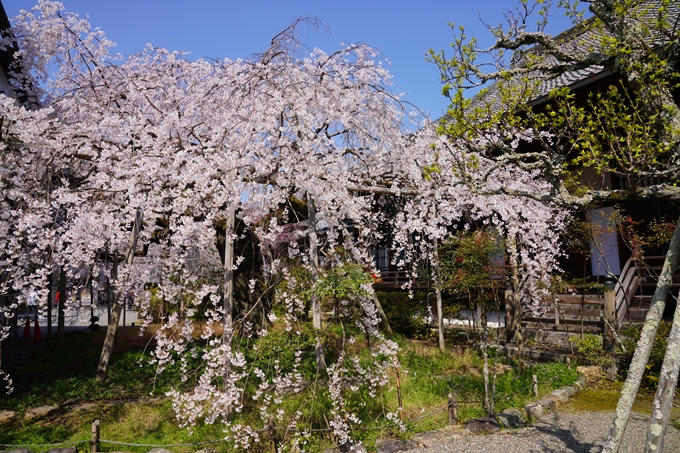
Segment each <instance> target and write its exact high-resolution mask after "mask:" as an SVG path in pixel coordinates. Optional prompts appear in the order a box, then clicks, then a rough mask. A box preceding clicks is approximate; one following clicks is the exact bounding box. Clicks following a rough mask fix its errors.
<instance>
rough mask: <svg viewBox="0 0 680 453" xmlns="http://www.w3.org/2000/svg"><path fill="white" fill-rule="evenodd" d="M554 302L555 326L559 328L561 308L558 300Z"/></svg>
mask: <svg viewBox="0 0 680 453" xmlns="http://www.w3.org/2000/svg"><path fill="white" fill-rule="evenodd" d="M554 301H555V325H556V326H559V325H560V307H558V306H557V298H555V299H554Z"/></svg>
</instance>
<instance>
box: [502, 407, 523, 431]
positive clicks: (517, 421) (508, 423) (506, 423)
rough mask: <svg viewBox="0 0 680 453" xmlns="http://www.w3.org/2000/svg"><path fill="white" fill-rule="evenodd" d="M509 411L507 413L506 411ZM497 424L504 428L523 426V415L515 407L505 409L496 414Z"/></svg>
mask: <svg viewBox="0 0 680 453" xmlns="http://www.w3.org/2000/svg"><path fill="white" fill-rule="evenodd" d="M506 411H507V412H509V413H506ZM496 420H498V424H499V425H500V426H501V427H502V428H505V429H517V428H521V427H522V426H524V417H522V413H521V412H520V411H518V410H517V409H506V410H504V411H503V412H502V413H500V414H496Z"/></svg>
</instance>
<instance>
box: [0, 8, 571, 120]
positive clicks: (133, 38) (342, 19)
mask: <svg viewBox="0 0 680 453" xmlns="http://www.w3.org/2000/svg"><path fill="white" fill-rule="evenodd" d="M2 3H3V5H4V7H5V10H6V12H7V15H8V17H9V18H10V19H11V18H12V17H14V16H16V15H17V13H18V12H19V11H20V10H21V9H30V8H31V7H33V5H35V4H36V3H37V0H3V1H2ZM62 3H64V6H65V7H66V10H68V11H72V12H75V13H78V14H79V15H81V16H83V15H84V14H86V13H88V14H89V21H90V23H91V25H92V26H93V27H99V28H101V29H102V30H104V32H105V33H106V35H107V36H108V37H109V39H111V40H112V41H114V42H116V43H117V44H118V46H117V48H116V49H115V50H116V51H118V52H120V53H123V54H130V53H135V52H139V51H141V50H142V49H143V48H144V46H145V45H146V44H147V43H151V44H153V45H155V46H159V47H164V48H166V49H169V50H181V51H190V52H191V55H190V58H199V57H212V58H223V57H227V58H231V59H235V58H245V57H247V56H249V55H250V54H252V53H256V52H261V51H263V50H265V49H266V48H267V45H268V44H269V42H270V40H271V38H272V37H273V36H274V35H275V34H276V33H277V32H279V31H281V30H282V29H284V28H285V27H287V26H288V25H290V24H291V23H292V22H293V21H294V20H295V19H296V18H298V17H304V16H314V17H317V18H319V19H320V20H321V21H322V22H323V23H324V24H325V25H326V26H327V27H328V28H329V33H326V32H322V33H321V34H316V33H315V32H312V33H310V34H309V35H308V36H307V38H306V44H307V45H308V46H309V47H310V48H314V47H319V48H321V49H323V50H324V51H326V52H329V53H330V52H333V51H334V50H337V49H338V47H339V45H340V43H343V42H344V43H355V42H364V43H367V44H370V45H371V46H373V47H375V48H378V49H379V50H380V51H381V52H382V53H383V54H384V55H385V56H386V57H387V58H388V59H389V60H390V61H391V62H392V64H391V66H389V70H390V72H391V73H392V75H393V77H394V78H393V81H394V83H395V85H396V87H395V90H396V91H398V92H404V93H405V99H406V100H408V101H410V102H412V103H414V104H416V105H417V106H418V107H420V108H421V109H422V110H424V111H427V112H430V115H431V116H432V117H433V118H436V117H438V116H440V115H441V113H442V112H443V111H444V110H445V109H446V106H447V102H446V99H445V98H444V97H443V96H442V95H441V85H440V82H439V74H438V71H437V68H436V67H435V66H434V65H433V64H431V63H427V62H426V61H425V53H426V52H427V51H428V49H435V50H441V49H446V48H448V46H449V44H450V42H451V37H452V33H451V29H450V27H449V26H448V25H447V23H448V22H454V23H455V24H456V25H464V26H465V27H466V29H467V34H468V36H476V37H478V38H480V41H481V43H482V44H489V43H490V42H491V41H490V39H489V32H488V30H487V29H486V28H485V27H484V25H483V24H482V23H481V22H480V17H481V18H482V19H484V20H485V21H486V22H487V23H489V24H492V25H498V24H500V23H501V22H503V13H505V12H507V11H508V10H509V9H513V8H514V7H515V5H516V2H515V1H514V0H477V1H470V0H468V1H461V0H448V1H446V0H408V1H406V0H392V1H389V2H388V1H382V0H380V1H375V0H363V1H361V0H343V1H334V2H330V1H326V0H288V1H283V0H277V1H271V0H192V1H187V0H183V1H178V0H134V1H133V0H63V2H62ZM569 25H570V24H569V22H568V20H567V19H566V18H564V17H562V16H557V15H556V16H554V17H553V18H552V25H551V27H550V31H551V32H553V33H556V32H559V31H562V30H564V29H565V28H568V27H569Z"/></svg>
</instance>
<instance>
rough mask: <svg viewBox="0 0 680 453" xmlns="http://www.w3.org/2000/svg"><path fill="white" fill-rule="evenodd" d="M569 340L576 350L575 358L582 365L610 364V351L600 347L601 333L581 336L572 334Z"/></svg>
mask: <svg viewBox="0 0 680 453" xmlns="http://www.w3.org/2000/svg"><path fill="white" fill-rule="evenodd" d="M569 341H570V342H572V343H574V347H575V348H576V350H577V351H578V356H577V359H578V361H579V363H581V364H582V365H595V366H599V367H602V368H603V369H604V368H607V367H608V366H609V365H611V364H612V362H613V360H614V359H613V358H612V355H611V353H608V352H607V351H605V350H604V349H603V348H602V336H601V335H591V334H587V335H584V336H583V338H581V337H579V336H573V337H571V338H569Z"/></svg>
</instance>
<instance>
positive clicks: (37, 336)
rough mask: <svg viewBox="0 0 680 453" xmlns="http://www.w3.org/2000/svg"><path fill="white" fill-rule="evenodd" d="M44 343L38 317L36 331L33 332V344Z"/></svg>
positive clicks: (36, 318)
mask: <svg viewBox="0 0 680 453" xmlns="http://www.w3.org/2000/svg"><path fill="white" fill-rule="evenodd" d="M41 341H42V332H41V331H40V326H39V325H38V316H37V315H36V317H35V330H34V331H33V342H34V343H40V342H41Z"/></svg>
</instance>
